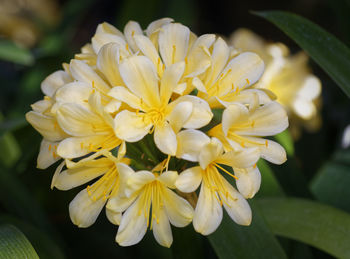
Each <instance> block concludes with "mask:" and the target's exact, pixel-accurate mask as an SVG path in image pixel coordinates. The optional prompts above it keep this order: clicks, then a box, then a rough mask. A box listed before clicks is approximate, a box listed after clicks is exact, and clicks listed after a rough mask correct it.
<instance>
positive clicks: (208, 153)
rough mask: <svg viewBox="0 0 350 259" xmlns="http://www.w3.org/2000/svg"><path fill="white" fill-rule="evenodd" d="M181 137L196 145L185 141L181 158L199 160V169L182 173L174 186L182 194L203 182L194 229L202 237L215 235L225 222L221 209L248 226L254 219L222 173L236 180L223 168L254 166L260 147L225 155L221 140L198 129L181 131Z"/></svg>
mask: <svg viewBox="0 0 350 259" xmlns="http://www.w3.org/2000/svg"><path fill="white" fill-rule="evenodd" d="M179 138H180V139H182V140H187V139H192V141H193V142H196V143H197V144H196V145H195V146H193V145H192V143H186V142H185V143H184V144H187V146H183V149H182V152H181V156H182V157H187V159H189V160H191V161H198V162H199V166H195V167H191V168H188V169H186V170H185V171H183V172H182V173H181V174H180V176H179V178H178V179H177V181H176V183H175V185H176V187H177V188H178V189H179V190H180V191H182V192H193V191H195V190H196V189H197V188H198V186H199V185H200V184H201V183H202V185H201V189H200V193H199V198H198V202H197V206H196V209H195V212H194V217H193V226H194V228H195V230H196V231H197V232H199V233H201V234H203V235H209V234H211V233H212V232H214V231H215V230H216V229H217V227H218V226H219V225H220V223H221V220H222V213H223V212H222V206H224V208H225V210H226V211H227V213H228V214H229V216H230V217H231V218H232V220H234V221H235V222H236V223H237V224H240V225H249V224H250V222H251V217H252V216H251V210H250V207H249V204H248V202H247V201H246V200H245V199H244V198H243V196H242V195H241V194H240V193H239V192H238V191H237V190H236V189H235V188H234V187H233V186H232V185H231V184H230V183H229V182H228V181H227V180H226V179H225V178H224V177H223V176H222V175H221V173H220V171H222V172H224V173H227V174H228V175H229V176H231V177H233V178H237V177H236V176H235V175H233V174H231V173H230V172H229V171H227V170H226V169H225V168H224V167H223V166H222V165H226V166H229V167H232V168H247V167H251V166H253V165H254V164H255V163H256V162H257V160H258V159H259V152H258V150H257V148H247V149H243V150H241V151H237V152H236V151H229V152H224V148H223V145H222V144H221V142H220V141H219V140H218V139H216V138H212V139H210V138H209V137H207V136H206V135H205V134H204V133H202V132H200V131H197V130H185V131H182V132H181V133H179ZM195 154H197V156H195ZM234 170H235V169H234Z"/></svg>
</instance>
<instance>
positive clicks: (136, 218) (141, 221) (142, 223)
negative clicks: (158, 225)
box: [116, 197, 148, 246]
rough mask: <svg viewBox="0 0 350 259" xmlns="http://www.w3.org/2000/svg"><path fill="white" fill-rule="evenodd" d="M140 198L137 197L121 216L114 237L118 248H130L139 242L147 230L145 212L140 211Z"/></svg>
mask: <svg viewBox="0 0 350 259" xmlns="http://www.w3.org/2000/svg"><path fill="white" fill-rule="evenodd" d="M140 198H141V197H139V198H138V199H137V200H136V201H135V202H134V203H133V204H132V205H131V206H130V207H129V208H128V209H127V210H126V212H125V213H124V214H123V217H122V220H121V222H120V226H119V228H118V233H117V236H116V242H117V243H118V244H119V245H120V246H131V245H135V244H137V243H138V242H140V241H141V239H142V238H143V236H144V235H145V234H146V230H147V219H148V217H145V214H144V213H145V212H144V211H141V213H139V212H140V209H141V206H143V204H140V202H141V199H140Z"/></svg>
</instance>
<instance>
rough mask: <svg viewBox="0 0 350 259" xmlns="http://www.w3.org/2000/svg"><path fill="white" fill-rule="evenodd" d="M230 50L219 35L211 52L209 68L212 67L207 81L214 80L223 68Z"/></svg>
mask: <svg viewBox="0 0 350 259" xmlns="http://www.w3.org/2000/svg"><path fill="white" fill-rule="evenodd" d="M229 52H230V50H229V48H228V46H227V44H226V42H225V41H224V40H223V39H222V38H221V37H219V38H218V39H217V40H216V41H215V43H214V46H213V53H212V56H211V57H212V64H211V68H212V73H211V77H210V78H208V79H207V80H208V82H212V81H214V80H215V79H216V78H217V77H218V76H219V74H220V73H221V71H222V70H223V69H224V67H225V65H226V63H227V60H228V58H229V54H230V53H229Z"/></svg>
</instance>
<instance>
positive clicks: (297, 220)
mask: <svg viewBox="0 0 350 259" xmlns="http://www.w3.org/2000/svg"><path fill="white" fill-rule="evenodd" d="M256 202H257V204H258V205H259V208H260V210H261V213H262V215H263V216H264V218H265V220H266V222H267V224H268V226H269V227H270V229H271V230H272V231H273V232H274V233H275V234H277V235H280V236H282V237H287V238H291V239H295V240H298V241H301V242H304V243H306V244H309V245H312V246H314V247H316V248H318V249H320V250H323V251H325V252H327V253H329V254H331V255H333V256H335V257H337V258H350V249H349V244H350V234H349V233H350V215H349V214H348V213H345V212H343V211H341V210H338V209H335V208H332V207H330V206H327V205H324V204H321V203H318V202H314V201H310V200H305V199H296V198H264V199H261V200H257V201H256Z"/></svg>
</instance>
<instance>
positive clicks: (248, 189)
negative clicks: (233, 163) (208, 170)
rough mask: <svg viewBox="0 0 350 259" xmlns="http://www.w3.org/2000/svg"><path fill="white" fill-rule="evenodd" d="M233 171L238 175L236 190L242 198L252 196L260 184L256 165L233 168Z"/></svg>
mask: <svg viewBox="0 0 350 259" xmlns="http://www.w3.org/2000/svg"><path fill="white" fill-rule="evenodd" d="M234 171H235V175H236V176H237V177H238V179H237V180H236V185H237V188H238V191H239V192H240V193H241V194H242V195H243V196H244V198H247V199H248V198H253V197H254V195H255V194H256V193H257V192H258V191H259V189H260V184H261V175H260V171H259V169H258V167H255V168H254V167H250V168H244V169H241V168H234Z"/></svg>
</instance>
